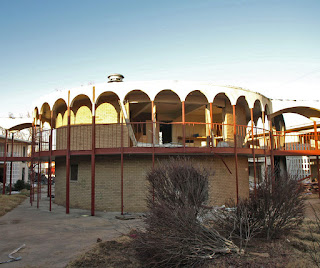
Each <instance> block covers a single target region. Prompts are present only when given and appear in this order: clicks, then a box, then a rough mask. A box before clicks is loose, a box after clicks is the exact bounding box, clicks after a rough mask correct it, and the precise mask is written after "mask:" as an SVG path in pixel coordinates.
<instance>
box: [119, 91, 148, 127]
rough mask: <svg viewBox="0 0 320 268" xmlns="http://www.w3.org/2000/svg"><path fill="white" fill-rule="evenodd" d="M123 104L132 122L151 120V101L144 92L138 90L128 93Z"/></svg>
mask: <svg viewBox="0 0 320 268" xmlns="http://www.w3.org/2000/svg"><path fill="white" fill-rule="evenodd" d="M123 102H124V105H125V107H126V110H127V113H128V116H129V118H130V120H131V121H132V122H146V121H148V120H151V117H152V116H151V100H150V97H149V96H148V94H147V93H145V92H144V91H142V90H138V89H135V90H132V91H130V92H129V93H128V94H127V95H126V96H125V98H124V101H123Z"/></svg>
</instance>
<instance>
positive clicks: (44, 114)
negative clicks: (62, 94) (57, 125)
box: [40, 102, 51, 125]
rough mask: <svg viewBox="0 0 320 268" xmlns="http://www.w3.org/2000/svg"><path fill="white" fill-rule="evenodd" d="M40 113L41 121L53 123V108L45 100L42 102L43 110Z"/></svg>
mask: <svg viewBox="0 0 320 268" xmlns="http://www.w3.org/2000/svg"><path fill="white" fill-rule="evenodd" d="M40 114H41V121H42V122H43V123H44V122H47V123H49V125H50V123H51V109H50V105H49V104H48V103H47V102H45V103H43V104H42V107H41V110H40Z"/></svg>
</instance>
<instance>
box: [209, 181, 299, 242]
mask: <svg viewBox="0 0 320 268" xmlns="http://www.w3.org/2000/svg"><path fill="white" fill-rule="evenodd" d="M271 181H272V177H271V176H268V177H266V179H265V181H264V182H263V183H261V184H260V185H259V186H258V189H257V193H256V195H254V194H253V195H252V196H251V197H250V198H249V199H246V200H239V202H238V204H235V202H233V203H229V206H231V207H232V206H234V207H235V209H234V210H231V211H218V212H217V213H216V214H215V217H214V218H215V219H216V220H215V224H217V225H218V226H219V228H220V229H222V230H224V231H225V232H228V233H229V235H230V237H231V238H232V239H235V238H236V239H239V240H240V245H242V244H243V242H244V243H247V242H248V241H249V240H250V239H251V238H252V237H254V236H259V237H263V238H267V239H273V238H278V237H280V236H281V235H283V234H286V233H288V232H290V231H291V230H293V229H295V228H297V227H298V226H299V225H300V224H301V223H302V221H303V219H304V215H303V212H304V198H303V197H302V193H303V189H302V188H301V187H300V185H299V184H298V183H297V180H296V179H295V178H293V177H291V176H288V175H280V176H277V178H276V181H275V185H274V186H272V183H270V182H271Z"/></svg>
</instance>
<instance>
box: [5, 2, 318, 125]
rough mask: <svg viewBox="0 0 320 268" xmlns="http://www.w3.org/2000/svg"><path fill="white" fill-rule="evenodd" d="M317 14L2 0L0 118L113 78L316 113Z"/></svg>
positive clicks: (266, 5)
mask: <svg viewBox="0 0 320 268" xmlns="http://www.w3.org/2000/svg"><path fill="white" fill-rule="evenodd" d="M319 14H320V1H319V0H300V1H297V0H288V1H286V0H282V1H279V0H267V1H264V0H199V1H194V0H193V1H188V0H175V1H173V0H170V1H167V0H161V1H150V0H145V1H139V0H123V1H112V0H108V1H106V0H99V1H98V0H94V1H87V0H64V1H62V0H61V1H60V0H55V1H43V0H40V1H39V0H30V1H25V0H20V1H19V0H1V1H0V30H1V35H0V89H1V95H2V96H1V110H0V116H1V117H6V116H7V115H8V113H9V112H13V113H15V114H16V115H19V113H23V114H25V113H26V112H27V111H30V110H31V109H32V107H31V103H32V101H33V100H34V99H35V98H37V97H38V96H42V95H45V94H47V93H49V92H52V91H54V90H56V89H63V88H70V87H76V86H81V85H87V84H88V83H90V82H96V83H100V82H103V81H106V80H107V76H108V75H109V74H110V73H114V72H117V73H121V74H123V75H124V76H125V81H134V80H161V79H163V80H171V79H172V80H204V81H210V82H212V83H215V84H217V85H234V86H240V87H243V88H247V89H249V90H252V91H258V92H260V93H262V94H264V95H265V96H267V97H270V98H275V99H290V100H292V99H297V100H309V101H314V102H311V104H314V107H315V108H320V107H319V104H320V103H319V102H318V100H320V46H319V44H320V31H319V29H320V16H319ZM279 103H280V104H279ZM303 103H305V102H302V105H303ZM278 105H280V106H281V105H282V102H278V104H277V106H278ZM292 122H293V123H294V124H296V123H299V122H298V120H293V121H292Z"/></svg>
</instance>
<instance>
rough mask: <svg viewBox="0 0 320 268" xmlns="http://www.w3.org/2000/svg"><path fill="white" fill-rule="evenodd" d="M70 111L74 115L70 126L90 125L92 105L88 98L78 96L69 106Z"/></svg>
mask: <svg viewBox="0 0 320 268" xmlns="http://www.w3.org/2000/svg"><path fill="white" fill-rule="evenodd" d="M70 108H71V110H72V111H73V113H74V114H75V120H74V122H72V121H73V120H72V121H71V124H75V125H81V124H91V123H92V103H91V100H90V98H89V97H88V96H86V95H83V94H81V95H78V96H77V97H75V98H74V99H73V101H72V102H71V105H70Z"/></svg>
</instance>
